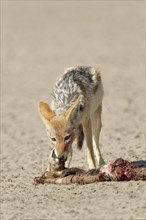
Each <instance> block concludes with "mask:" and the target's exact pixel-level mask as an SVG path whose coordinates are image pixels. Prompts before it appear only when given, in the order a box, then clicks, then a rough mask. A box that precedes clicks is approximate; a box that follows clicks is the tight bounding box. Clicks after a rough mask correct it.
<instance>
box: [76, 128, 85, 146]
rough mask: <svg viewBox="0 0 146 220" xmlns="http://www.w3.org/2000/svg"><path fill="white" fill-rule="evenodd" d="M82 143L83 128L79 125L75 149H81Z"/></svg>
mask: <svg viewBox="0 0 146 220" xmlns="http://www.w3.org/2000/svg"><path fill="white" fill-rule="evenodd" d="M83 142H84V132H83V126H82V125H81V124H80V125H79V127H78V135H77V148H78V150H81V149H82V146H83Z"/></svg>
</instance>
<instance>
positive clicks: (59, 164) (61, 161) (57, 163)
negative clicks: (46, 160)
mask: <svg viewBox="0 0 146 220" xmlns="http://www.w3.org/2000/svg"><path fill="white" fill-rule="evenodd" d="M52 157H53V158H54V161H55V163H54V166H55V167H64V166H65V162H66V160H67V158H58V157H57V156H56V154H55V151H54V150H53V152H52Z"/></svg>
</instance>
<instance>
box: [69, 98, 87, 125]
mask: <svg viewBox="0 0 146 220" xmlns="http://www.w3.org/2000/svg"><path fill="white" fill-rule="evenodd" d="M83 112H84V104H83V103H81V102H80V97H78V98H77V99H76V100H75V102H74V103H73V104H72V105H71V106H70V107H69V109H68V110H67V111H66V112H65V118H66V121H67V123H68V125H69V126H76V124H77V123H78V122H79V120H80V119H81V118H82V115H83Z"/></svg>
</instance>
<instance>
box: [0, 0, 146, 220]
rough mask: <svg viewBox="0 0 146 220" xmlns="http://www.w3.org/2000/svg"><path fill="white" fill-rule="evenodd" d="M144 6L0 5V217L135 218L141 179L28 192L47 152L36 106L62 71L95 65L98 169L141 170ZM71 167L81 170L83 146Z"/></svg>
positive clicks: (141, 211)
mask: <svg viewBox="0 0 146 220" xmlns="http://www.w3.org/2000/svg"><path fill="white" fill-rule="evenodd" d="M144 4H145V2H144V1H90V2H89V1H78V2H77V1H69V2H68V1H54V2H53V1H19V2H18V1H1V43H2V44H1V64H2V66H1V79H2V82H1V110H2V117H1V124H2V130H1V219H2V220H10V219H11V220H12V219H15V220H37V219H38V220H48V219H49V220H59V219H61V220H65V219H68V220H72V219H74V220H82V219H84V220H88V219H91V220H95V219H99V220H102V219H104V220H114V219H117V220H122V219H123V220H130V219H134V220H144V219H146V209H145V208H146V207H145V204H146V203H145V198H146V197H145V196H146V188H145V182H144V181H137V182H136V181H135V182H134V181H130V182H103V183H94V184H89V185H84V186H81V185H69V186H64V185H61V186H59V185H39V186H37V187H35V186H34V185H32V181H33V178H34V177H35V176H38V175H41V174H42V172H43V171H44V170H45V169H46V167H47V163H48V155H49V151H50V149H51V146H50V143H49V141H48V139H47V136H46V133H45V129H44V125H43V123H42V121H41V119H40V117H39V114H38V110H37V104H38V102H39V101H40V100H45V101H47V102H48V103H49V102H50V93H51V90H52V87H53V84H54V83H55V81H56V80H57V79H58V77H59V76H60V74H61V73H63V71H64V68H65V67H69V66H77V65H94V66H98V67H99V69H100V70H101V73H102V78H103V83H104V89H105V96H104V101H103V114H102V117H103V128H102V132H101V138H100V145H101V151H102V153H103V156H104V159H105V161H106V162H108V161H109V160H112V159H115V158H118V157H123V158H124V159H128V160H130V161H137V162H138V163H141V164H142V165H145V162H146V154H145V143H144V127H145V117H144V114H145V105H144V104H145V84H144V83H145V75H144V70H145V67H144V66H145V58H144V55H145V51H144V42H145V38H144V37H145V36H144V31H145V30H144V27H145V20H144V15H145V11H144ZM71 166H79V167H81V168H86V169H87V168H88V167H87V161H86V143H84V147H83V149H82V151H80V152H79V151H77V149H76V146H75V144H74V156H73V160H72V164H71Z"/></svg>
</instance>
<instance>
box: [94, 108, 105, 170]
mask: <svg viewBox="0 0 146 220" xmlns="http://www.w3.org/2000/svg"><path fill="white" fill-rule="evenodd" d="M101 108H102V106H99V107H98V109H97V110H96V111H95V112H94V113H93V114H92V116H91V120H92V130H93V144H94V152H95V155H96V158H97V163H98V165H99V167H100V166H102V165H104V164H105V162H104V160H103V158H102V155H101V151H100V148H99V135H100V131H101V127H102V123H101Z"/></svg>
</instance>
